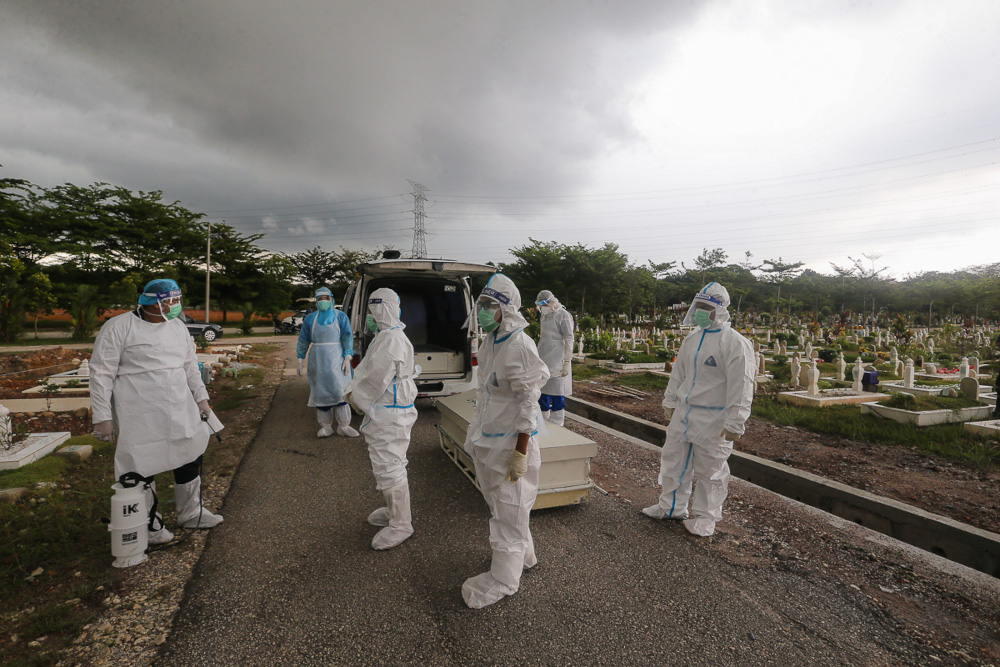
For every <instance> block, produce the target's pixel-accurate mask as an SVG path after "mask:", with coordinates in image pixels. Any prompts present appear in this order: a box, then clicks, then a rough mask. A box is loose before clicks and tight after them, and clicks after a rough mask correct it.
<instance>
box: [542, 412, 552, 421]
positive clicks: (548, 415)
mask: <svg viewBox="0 0 1000 667" xmlns="http://www.w3.org/2000/svg"><path fill="white" fill-rule="evenodd" d="M542 419H544V420H545V421H551V420H552V411H551V410H542Z"/></svg>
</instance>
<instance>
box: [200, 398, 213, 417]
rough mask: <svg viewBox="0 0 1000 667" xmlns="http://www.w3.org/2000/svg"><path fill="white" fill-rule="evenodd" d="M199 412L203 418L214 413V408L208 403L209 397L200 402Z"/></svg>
mask: <svg viewBox="0 0 1000 667" xmlns="http://www.w3.org/2000/svg"><path fill="white" fill-rule="evenodd" d="M198 414H200V415H201V417H202V419H205V418H206V417H207V416H208V415H210V414H212V408H211V407H210V406H209V405H208V399H205V400H204V401H199V402H198Z"/></svg>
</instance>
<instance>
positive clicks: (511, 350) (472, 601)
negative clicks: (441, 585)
mask: <svg viewBox="0 0 1000 667" xmlns="http://www.w3.org/2000/svg"><path fill="white" fill-rule="evenodd" d="M520 307H521V295H520V293H519V292H518V291H517V287H515V286H514V283H513V282H512V281H511V280H510V278H508V277H507V276H505V275H503V274H499V273H498V274H495V275H494V276H493V277H492V278H490V281H489V282H488V283H487V284H486V287H484V288H483V292H482V294H481V295H480V296H479V300H478V301H477V302H476V316H477V318H478V320H479V324H480V326H481V327H482V328H483V331H485V332H486V333H487V336H486V339H485V340H484V341H483V344H482V346H480V348H479V382H478V387H477V389H476V409H475V413H474V416H473V420H472V424H470V425H469V429H468V431H467V433H466V437H465V444H464V448H465V451H466V452H468V453H469V455H471V456H472V460H473V462H474V463H475V469H476V479H477V480H478V481H479V486H480V488H481V489H482V492H483V497H484V498H485V499H486V504H487V505H489V508H490V514H491V518H490V546H491V547H492V548H493V560H492V563H491V565H490V570H489V572H484V573H483V574H480V575H477V576H475V577H472V578H470V579H467V580H466V581H465V583H464V584H462V597H463V598H464V599H465V604H467V605H468V606H470V607H472V608H473V609H479V608H481V607H485V606H487V605H491V604H493V603H494V602H496V601H498V600H500V599H501V598H503V597H504V596H506V595H513V594H514V593H516V592H517V589H518V586H519V585H520V581H521V572H522V570H526V569H528V568H531V567H534V566H535V564H536V563H537V562H538V559H537V558H536V557H535V545H534V542H533V540H532V539H531V531H530V530H529V528H528V520H529V518H530V514H531V508H532V506H534V504H535V497H536V496H537V495H538V471H539V469H540V468H541V466H542V459H541V456H540V455H539V453H538V438H537V435H538V428H539V426H540V424H542V419H541V417H540V415H539V407H538V397H539V396H540V395H541V387H542V385H543V384H545V381H546V380H548V379H549V371H548V368H546V366H545V363H544V362H542V360H541V358H540V357H539V356H538V351H537V349H536V348H535V342H534V341H533V340H531V337H530V336H528V335H527V334H526V333H524V327H525V326H526V325H527V321H525V319H524V317H522V316H521V313H520V312H518V310H519V309H520Z"/></svg>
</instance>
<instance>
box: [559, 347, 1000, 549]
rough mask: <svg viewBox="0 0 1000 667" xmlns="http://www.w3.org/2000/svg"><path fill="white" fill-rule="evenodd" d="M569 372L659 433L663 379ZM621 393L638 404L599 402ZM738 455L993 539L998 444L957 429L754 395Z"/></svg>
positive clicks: (592, 393)
mask: <svg viewBox="0 0 1000 667" xmlns="http://www.w3.org/2000/svg"><path fill="white" fill-rule="evenodd" d="M573 373H574V383H573V392H574V395H575V396H576V397H577V398H582V399H584V400H587V401H591V402H594V403H599V404H601V405H604V406H607V407H609V408H612V409H614V410H618V411H620V412H624V413H626V414H630V415H633V416H636V417H641V418H643V419H646V420H648V421H651V422H655V423H657V424H664V425H665V424H666V421H665V419H664V416H663V409H662V405H661V404H662V401H663V390H664V389H665V388H666V385H667V378H666V377H663V376H662V375H654V374H652V373H631V374H619V373H614V372H612V371H609V370H606V369H603V368H598V367H595V366H578V365H576V366H574V367H573ZM623 386H624V387H628V388H631V389H632V390H638V391H639V392H643V393H644V394H645V395H638V396H634V397H629V396H610V395H608V394H607V393H602V392H603V391H605V390H606V388H607V387H623ZM772 389H773V390H774V393H776V391H777V389H780V387H779V386H775V387H773V388H772ZM633 393H635V392H633ZM945 400H948V399H945ZM950 400H952V401H958V402H960V401H962V400H963V399H960V398H957V399H950ZM736 449H737V450H739V451H742V452H747V453H749V454H753V455H755V456H760V457H763V458H766V459H769V460H772V461H777V462H778V463H783V464H785V465H788V466H791V467H793V468H798V469H800V470H805V471H808V472H811V473H815V474H817V475H821V476H823V477H827V478H829V479H833V480H836V481H838V482H842V483H844V484H848V485H850V486H853V487H855V488H858V489H863V490H865V491H869V492H871V493H875V494H878V495H881V496H886V497H889V498H894V499H896V500H900V501H902V502H905V503H908V504H911V505H915V506H917V507H920V508H922V509H925V510H927V511H929V512H934V513H935V514H941V515H943V516H947V517H950V518H952V519H955V520H957V521H961V522H963V523H968V524H970V525H973V526H976V527H978V528H983V529H985V530H989V531H992V532H1000V443H998V442H997V441H996V440H995V439H990V438H985V437H980V436H975V435H972V434H969V433H968V432H967V431H965V430H963V428H962V424H944V425H940V426H931V427H926V428H917V427H916V426H912V425H909V424H900V423H898V422H894V421H890V420H885V419H880V418H878V417H876V416H873V415H862V414H860V411H859V408H858V406H857V405H843V406H831V407H825V408H810V407H801V406H796V405H791V404H788V403H779V402H778V401H777V400H776V398H775V397H774V395H773V394H768V393H759V394H758V395H756V396H755V397H754V403H753V416H752V417H751V418H750V421H749V422H748V424H747V431H746V434H745V435H744V436H743V437H742V438H741V439H740V440H739V441H738V442H737V443H736ZM598 483H599V484H600V482H598Z"/></svg>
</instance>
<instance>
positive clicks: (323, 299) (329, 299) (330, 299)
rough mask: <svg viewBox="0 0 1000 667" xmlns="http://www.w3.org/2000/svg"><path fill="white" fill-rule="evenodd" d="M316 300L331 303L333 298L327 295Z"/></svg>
mask: <svg viewBox="0 0 1000 667" xmlns="http://www.w3.org/2000/svg"><path fill="white" fill-rule="evenodd" d="M316 300H317V301H332V300H333V297H331V296H330V295H329V294H320V295H319V296H318V297H316Z"/></svg>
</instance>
